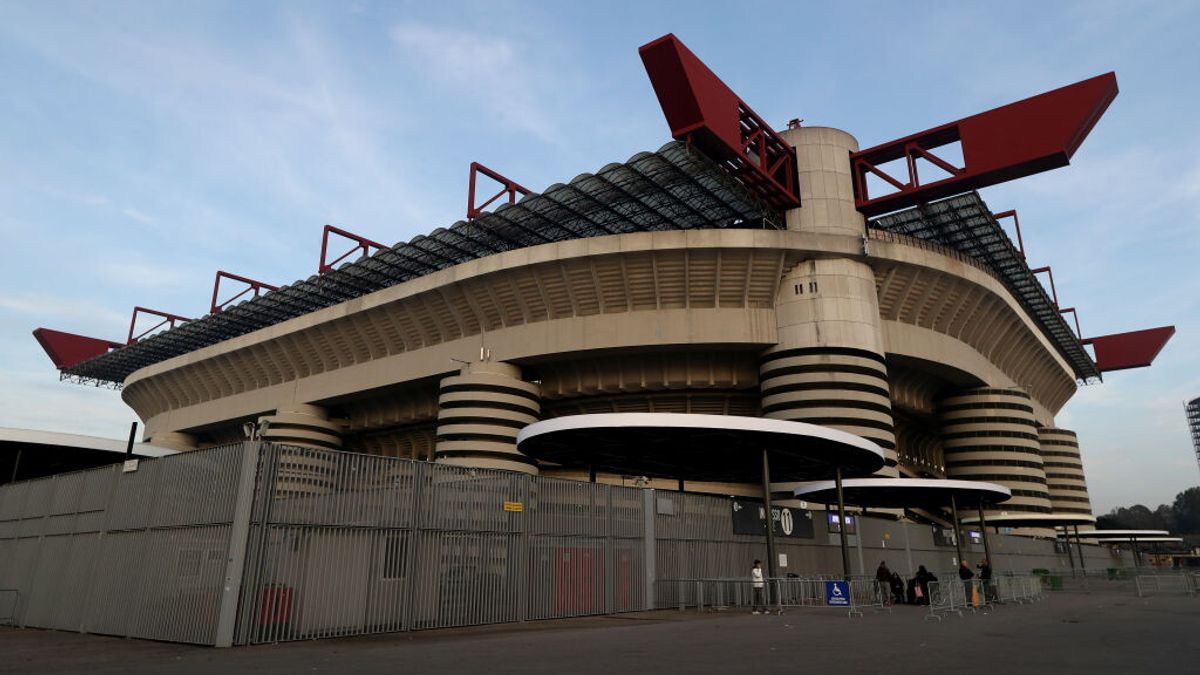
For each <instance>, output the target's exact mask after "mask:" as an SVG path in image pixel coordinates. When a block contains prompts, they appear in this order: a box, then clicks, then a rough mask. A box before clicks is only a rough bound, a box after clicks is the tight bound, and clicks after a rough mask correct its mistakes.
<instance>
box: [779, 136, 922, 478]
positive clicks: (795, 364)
mask: <svg viewBox="0 0 1200 675" xmlns="http://www.w3.org/2000/svg"><path fill="white" fill-rule="evenodd" d="M784 137H785V138H786V139H787V140H788V141H789V142H791V143H792V144H793V145H795V146H796V152H797V160H798V165H799V178H800V189H801V192H802V194H803V198H804V206H803V207H802V208H799V209H792V210H791V211H788V212H787V214H786V217H787V226H788V229H793V230H801V231H805V232H812V233H820V234H841V235H846V236H853V237H855V238H858V237H861V236H862V234H863V231H864V228H865V221H864V219H863V216H862V214H861V213H859V212H858V211H857V210H856V209H855V208H854V193H853V190H852V187H851V180H850V160H849V153H850V152H851V151H853V150H857V149H858V142H857V141H855V140H854V137H853V136H850V135H849V134H847V133H846V132H844V131H839V130H837V129H829V128H824V127H802V128H800V129H792V130H789V131H787V132H786V133H785V134H784ZM775 311H776V317H777V320H778V328H779V343H778V344H777V345H776V346H775V347H772V348H770V349H768V350H767V351H766V352H764V354H763V357H762V360H761V363H760V366H759V376H760V383H761V385H760V386H761V388H762V397H763V398H762V411H763V415H764V416H765V417H771V418H775V419H786V420H794V421H799V422H809V423H812V424H820V425H822V426H828V427H832V428H835V429H840V430H843V431H847V432H850V433H852V434H857V435H859V436H862V437H864V438H867V439H870V440H871V441H874V442H875V443H877V444H878V445H879V446H880V447H881V448H883V450H884V455H885V459H886V461H887V464H886V465H885V466H884V467H883V468H882V469H881V470H880V471H879V472H878V474H877V475H879V476H888V477H895V476H897V475H899V472H898V470H897V468H896V437H895V430H894V422H893V419H892V407H891V394H890V390H889V387H888V374H887V364H886V361H885V359H884V351H883V337H882V332H881V328H880V317H879V297H878V295H877V294H876V290H875V274H874V272H873V271H872V269H871V267H870V265H867V264H866V263H864V262H861V261H859V260H853V259H850V258H817V259H811V260H804V261H801V262H800V263H798V264H797V265H796V266H795V267H793V268H792V269H791V270H789V271H788V272H786V273H785V274H784V277H783V279H781V281H780V285H779V291H778V294H777V295H776V299H775Z"/></svg>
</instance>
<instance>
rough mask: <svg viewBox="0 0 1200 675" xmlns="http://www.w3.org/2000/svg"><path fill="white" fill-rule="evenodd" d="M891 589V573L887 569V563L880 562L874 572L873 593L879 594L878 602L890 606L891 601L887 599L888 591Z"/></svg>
mask: <svg viewBox="0 0 1200 675" xmlns="http://www.w3.org/2000/svg"><path fill="white" fill-rule="evenodd" d="M891 587H892V571H891V570H889V569H888V566H887V561H886V560H880V561H879V568H878V569H876V570H875V591H876V592H877V593H878V594H879V596H880V597H879V600H880V602H882V603H883V604H885V605H890V604H891V600H889V598H888V591H889V590H890V589H891Z"/></svg>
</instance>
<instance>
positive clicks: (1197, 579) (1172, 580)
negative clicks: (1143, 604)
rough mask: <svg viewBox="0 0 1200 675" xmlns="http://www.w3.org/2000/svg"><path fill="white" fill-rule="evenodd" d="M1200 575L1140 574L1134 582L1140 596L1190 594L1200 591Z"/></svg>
mask: <svg viewBox="0 0 1200 675" xmlns="http://www.w3.org/2000/svg"><path fill="white" fill-rule="evenodd" d="M1198 583H1200V576H1198V575H1196V574H1195V573H1190V574H1139V575H1138V576H1137V577H1135V578H1134V584H1135V587H1136V589H1137V596H1138V597H1139V598H1146V597H1149V596H1151V595H1190V596H1195V595H1196V593H1197V591H1200V585H1198Z"/></svg>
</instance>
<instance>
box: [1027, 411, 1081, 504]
mask: <svg viewBox="0 0 1200 675" xmlns="http://www.w3.org/2000/svg"><path fill="white" fill-rule="evenodd" d="M1038 437H1039V439H1040V441H1041V445H1042V464H1043V465H1044V466H1045V468H1046V484H1047V486H1048V487H1049V490H1050V504H1051V506H1052V507H1053V508H1054V512H1055V513H1078V514H1083V515H1088V516H1090V515H1092V502H1091V500H1090V499H1088V490H1087V481H1086V480H1085V479H1084V477H1083V460H1082V458H1081V457H1080V455H1079V440H1078V439H1077V438H1076V437H1075V432H1074V431H1069V430H1067V429H1055V428H1053V427H1042V428H1041V429H1039V430H1038Z"/></svg>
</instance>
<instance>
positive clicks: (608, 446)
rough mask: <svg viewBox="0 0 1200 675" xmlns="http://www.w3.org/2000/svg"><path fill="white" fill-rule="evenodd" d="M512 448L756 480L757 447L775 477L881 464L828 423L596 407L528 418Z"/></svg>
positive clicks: (665, 473)
mask: <svg viewBox="0 0 1200 675" xmlns="http://www.w3.org/2000/svg"><path fill="white" fill-rule="evenodd" d="M517 448H518V449H519V450H520V451H521V452H523V453H525V454H526V455H528V456H530V457H533V458H534V459H537V460H538V461H541V462H552V463H555V464H559V465H563V466H575V467H585V468H587V467H590V468H594V469H596V470H598V471H607V472H612V473H619V474H624V475H645V476H660V477H670V478H680V479H685V480H702V481H734V482H743V481H756V480H758V479H759V478H760V476H761V466H762V465H761V459H760V453H761V452H762V451H763V450H767V451H769V453H770V461H771V475H772V477H773V478H774V479H776V480H792V481H795V480H813V479H818V478H827V477H831V476H833V475H834V473H835V472H836V471H837V469H839V468H840V469H841V470H842V472H843V474H848V475H857V476H861V475H867V474H870V473H872V472H874V471H877V470H878V469H879V468H881V467H882V466H883V464H884V459H883V451H882V450H880V449H879V446H877V445H875V444H874V443H872V442H871V441H868V440H867V439H865V438H861V437H859V436H855V435H854V434H850V433H846V432H844V431H839V430H837V429H830V428H828V427H823V426H818V425H815V424H807V423H804V422H790V421H786V420H775V419H767V418H762V417H740V416H735V415H697V414H691V413H600V414H593V415H569V416H566V417H556V418H553V419H548V420H543V421H540V422H534V423H533V424H530V425H529V426H527V427H525V428H524V429H522V430H521V431H520V433H518V434H517Z"/></svg>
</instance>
